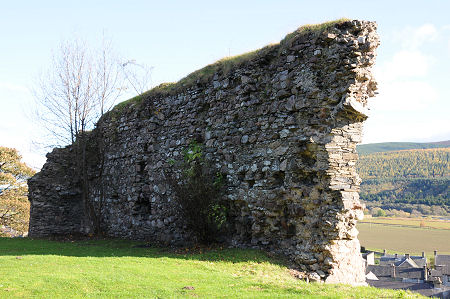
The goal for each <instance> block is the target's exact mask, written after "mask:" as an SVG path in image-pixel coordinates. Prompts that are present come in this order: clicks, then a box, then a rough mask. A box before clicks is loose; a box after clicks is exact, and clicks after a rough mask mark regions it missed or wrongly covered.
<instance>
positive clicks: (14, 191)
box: [0, 146, 35, 235]
mask: <svg viewBox="0 0 450 299" xmlns="http://www.w3.org/2000/svg"><path fill="white" fill-rule="evenodd" d="M21 159H22V157H21V156H20V154H19V152H18V151H17V150H16V149H14V148H8V147H2V146H0V227H3V228H5V227H8V228H11V229H13V230H14V231H17V232H19V233H25V232H27V231H28V221H29V218H30V215H29V214H30V204H29V202H28V198H27V195H28V186H27V184H26V180H27V179H28V178H30V177H31V176H32V175H33V174H34V173H35V172H34V170H33V169H31V168H30V167H28V166H27V165H26V164H25V163H23V162H21ZM1 234H2V231H1V230H0V235H1Z"/></svg>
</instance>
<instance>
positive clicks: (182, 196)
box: [168, 142, 229, 244]
mask: <svg viewBox="0 0 450 299" xmlns="http://www.w3.org/2000/svg"><path fill="white" fill-rule="evenodd" d="M169 164H170V165H173V168H174V172H172V173H171V174H169V175H168V177H169V180H170V185H171V186H172V189H173V190H174V192H175V200H176V202H177V203H178V204H179V207H180V211H179V213H180V215H181V216H182V217H183V219H184V220H185V221H186V224H187V226H188V228H189V229H190V230H191V231H192V232H193V233H194V234H195V236H196V237H197V239H198V241H199V242H201V243H204V244H210V243H214V242H217V241H218V237H219V236H220V235H222V234H223V233H224V232H225V230H226V226H227V219H228V210H229V209H228V207H227V205H226V203H225V200H224V199H223V195H224V179H223V176H222V174H221V173H219V172H218V171H216V170H215V168H214V167H212V166H211V165H210V163H208V162H207V161H206V160H205V159H204V157H203V153H202V146H201V145H200V144H198V143H195V142H192V143H191V144H190V145H189V147H187V148H186V149H185V150H184V151H183V160H182V161H175V160H173V159H171V160H170V161H169Z"/></svg>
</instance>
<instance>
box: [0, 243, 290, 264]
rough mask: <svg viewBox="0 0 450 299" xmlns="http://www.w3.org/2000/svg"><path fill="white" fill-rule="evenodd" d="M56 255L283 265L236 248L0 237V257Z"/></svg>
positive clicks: (281, 259)
mask: <svg viewBox="0 0 450 299" xmlns="http://www.w3.org/2000/svg"><path fill="white" fill-rule="evenodd" d="M24 255H59V256H71V257H145V258H173V259H185V260H199V261H224V262H232V263H240V262H256V263H264V262H269V263H272V264H276V265H280V266H286V265H287V260H286V259H285V258H284V257H281V256H272V255H269V254H268V253H266V252H264V251H262V250H255V249H237V248H221V247H219V246H218V247H213V248H195V249H191V248H177V249H172V248H164V247H156V246H155V247H153V246H151V245H150V246H148V245H147V244H146V243H144V242H138V241H129V240H120V239H102V240H76V241H51V240H44V239H30V238H2V237H0V257H1V256H15V257H16V256H24Z"/></svg>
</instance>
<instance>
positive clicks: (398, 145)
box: [356, 140, 450, 155]
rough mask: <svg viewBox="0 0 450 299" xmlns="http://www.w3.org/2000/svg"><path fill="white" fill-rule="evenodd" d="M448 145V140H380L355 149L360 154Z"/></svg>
mask: <svg viewBox="0 0 450 299" xmlns="http://www.w3.org/2000/svg"><path fill="white" fill-rule="evenodd" d="M447 147H450V140H446V141H438V142H424V143H422V142H380V143H368V144H360V145H358V146H356V150H357V152H358V154H360V155H366V154H371V153H379V152H391V151H400V150H410V149H428V148H447Z"/></svg>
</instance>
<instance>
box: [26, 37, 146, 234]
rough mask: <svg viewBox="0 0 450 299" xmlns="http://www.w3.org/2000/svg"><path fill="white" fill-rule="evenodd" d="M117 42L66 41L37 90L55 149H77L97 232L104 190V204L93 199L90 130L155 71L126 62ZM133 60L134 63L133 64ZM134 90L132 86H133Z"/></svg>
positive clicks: (139, 90) (77, 161) (41, 119)
mask: <svg viewBox="0 0 450 299" xmlns="http://www.w3.org/2000/svg"><path fill="white" fill-rule="evenodd" d="M120 61H121V60H120V59H119V58H118V57H117V56H116V55H115V54H114V51H113V47H112V43H111V41H110V40H108V39H106V38H105V37H104V36H103V40H102V44H101V47H100V48H99V49H97V50H92V49H90V48H89V47H88V46H87V45H86V43H85V42H83V41H80V40H79V39H74V40H73V41H71V42H63V43H61V45H60V47H59V49H58V51H57V53H56V55H54V56H53V60H52V65H51V67H50V69H49V71H48V72H47V73H45V75H44V76H41V78H40V81H39V84H38V88H37V89H36V90H35V91H34V95H35V99H36V103H37V107H36V111H35V112H36V119H37V121H38V122H39V123H40V124H41V125H43V126H44V127H45V128H46V130H47V132H48V133H49V134H48V136H47V137H46V138H47V140H52V142H51V143H52V144H48V142H47V145H51V146H55V145H65V144H72V145H73V149H74V150H73V155H74V157H73V159H74V161H75V164H76V169H75V170H76V173H75V175H76V176H78V178H79V182H80V187H81V190H82V192H81V200H82V202H83V204H84V208H85V212H86V214H87V215H88V217H89V220H90V221H91V225H92V228H93V231H94V233H96V234H100V233H101V227H100V226H101V225H100V224H101V220H102V209H103V203H104V201H103V191H102V190H101V193H102V195H101V196H100V197H101V199H100V202H99V203H93V202H92V201H91V200H89V198H88V195H89V188H90V186H89V179H88V169H87V168H88V165H87V162H86V156H87V135H86V132H87V131H88V130H90V129H92V128H93V127H94V126H95V122H96V121H97V120H98V118H99V117H101V116H102V115H103V114H104V113H105V112H107V111H108V110H110V109H111V108H112V107H113V105H114V103H115V102H116V100H117V99H118V97H119V96H121V95H122V94H126V95H129V94H130V92H129V91H128V92H127V89H128V90H132V92H136V93H137V94H138V95H141V94H142V93H143V92H144V91H145V90H146V88H147V87H148V83H149V78H150V68H147V67H146V66H144V65H139V64H137V63H135V62H134V60H129V61H127V62H126V63H121V62H120ZM132 61H133V63H131V62H132ZM130 87H131V88H130ZM97 147H98V150H99V152H100V155H99V156H100V161H99V165H100V170H99V171H100V173H102V172H103V163H104V157H103V154H102V153H103V151H104V144H103V141H102V140H99V141H98V144H97Z"/></svg>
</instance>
